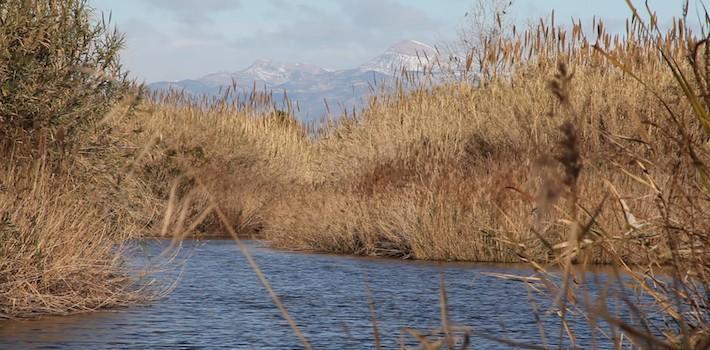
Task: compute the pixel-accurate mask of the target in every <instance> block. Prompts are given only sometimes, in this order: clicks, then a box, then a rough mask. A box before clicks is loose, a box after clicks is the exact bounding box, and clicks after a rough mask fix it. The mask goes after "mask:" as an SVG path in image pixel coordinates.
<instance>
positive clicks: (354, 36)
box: [91, 0, 693, 82]
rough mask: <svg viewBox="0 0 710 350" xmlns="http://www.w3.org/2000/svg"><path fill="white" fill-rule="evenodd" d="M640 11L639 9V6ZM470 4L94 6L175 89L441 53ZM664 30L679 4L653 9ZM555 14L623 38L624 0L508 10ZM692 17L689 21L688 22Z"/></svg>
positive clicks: (146, 69)
mask: <svg viewBox="0 0 710 350" xmlns="http://www.w3.org/2000/svg"><path fill="white" fill-rule="evenodd" d="M636 2H637V3H638V5H639V6H643V2H639V1H636ZM474 3H475V1H472V0H451V1H446V2H445V3H440V2H435V1H426V0H414V1H407V2H404V1H402V0H379V1H374V0H364V1H362V0H361V1H356V0H339V1H324V0H317V1H305V0H295V1H284V0H269V1H264V2H259V3H256V2H247V1H239V0H207V1H199V2H198V1H193V0H145V1H141V0H126V1H122V2H120V3H117V2H115V1H110V0H91V4H92V6H94V7H95V8H96V10H97V13H102V12H103V13H110V14H111V17H112V22H113V23H114V24H115V25H117V26H118V28H119V30H120V31H122V32H124V33H125V34H126V37H127V43H126V48H125V49H124V51H123V55H122V57H123V62H124V64H125V66H126V68H127V69H128V70H129V71H130V72H131V75H132V77H134V78H137V79H139V80H142V81H147V82H155V81H175V80H181V79H188V78H198V77H201V76H204V75H207V74H210V73H215V72H233V71H238V70H241V69H244V68H246V67H247V66H249V65H250V64H251V63H252V62H254V61H256V60H259V59H266V60H271V61H277V62H284V63H305V64H311V65H316V66H319V67H323V68H329V69H345V68H353V67H357V66H358V65H359V64H361V63H363V62H366V61H367V60H369V59H370V58H372V57H375V56H377V55H379V54H380V53H382V52H383V51H385V50H386V49H387V48H388V47H389V46H390V45H392V44H394V43H396V42H398V41H401V40H417V41H421V42H424V43H427V44H429V45H432V46H434V45H437V46H441V45H442V44H445V43H451V42H455V41H456V39H457V35H458V32H459V31H460V30H461V28H463V27H464V26H465V24H466V21H467V17H465V15H466V13H467V12H468V11H469V10H470V9H471V7H472V6H473V4H474ZM650 3H651V6H652V7H653V8H654V10H656V11H657V13H658V14H659V17H660V22H661V23H666V22H668V21H669V20H670V18H672V17H673V16H676V15H678V14H680V10H681V7H680V6H681V4H680V2H678V3H675V2H674V3H672V4H671V3H670V2H668V1H662V0H655V1H651V2H650ZM552 9H554V10H555V13H556V17H557V19H558V23H561V24H566V23H570V20H571V18H580V19H582V21H583V22H584V21H586V22H590V21H591V18H592V17H593V16H596V17H598V18H599V17H601V18H604V19H605V21H606V23H607V26H608V27H609V28H610V30H611V31H621V30H623V28H624V20H625V19H626V17H627V15H628V13H629V10H628V8H627V7H626V4H625V1H623V0H600V1H596V2H594V3H593V4H590V3H589V2H584V3H575V4H571V3H570V2H569V1H564V0H549V1H544V2H542V1H534V0H517V1H514V5H513V10H512V14H511V18H513V20H514V22H515V23H516V24H518V25H524V24H525V23H527V22H529V21H534V20H537V19H538V18H540V17H541V16H547V15H549V13H550V12H551V11H552ZM692 15H693V14H692V13H691V16H692Z"/></svg>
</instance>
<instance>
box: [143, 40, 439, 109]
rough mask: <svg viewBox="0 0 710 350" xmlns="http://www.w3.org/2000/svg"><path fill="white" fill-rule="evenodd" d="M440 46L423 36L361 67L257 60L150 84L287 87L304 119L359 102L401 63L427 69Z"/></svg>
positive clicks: (209, 91) (213, 90) (190, 88)
mask: <svg viewBox="0 0 710 350" xmlns="http://www.w3.org/2000/svg"><path fill="white" fill-rule="evenodd" d="M437 57H438V53H437V51H436V50H435V49H434V48H433V47H431V46H429V45H427V44H425V43H422V42H419V41H415V40H405V41H401V42H398V43H396V44H395V45H392V46H391V47H389V48H388V49H387V50H386V51H385V52H383V53H382V54H380V55H378V56H377V57H374V58H372V59H371V60H369V61H367V62H365V63H363V64H362V65H360V66H359V67H357V68H353V69H343V70H330V69H325V68H321V67H318V66H314V65H309V64H303V63H282V62H275V61H270V60H257V61H256V62H254V63H253V64H252V65H250V66H249V67H247V68H245V69H243V70H241V71H237V72H219V73H213V74H208V75H206V76H204V77H201V78H198V79H186V80H180V81H174V82H168V81H161V82H155V83H152V84H149V85H148V87H149V88H150V89H151V90H155V91H158V90H169V89H173V90H180V91H185V92H186V93H190V94H206V95H217V94H218V93H219V92H220V91H221V90H223V89H224V88H225V87H227V86H231V85H232V82H235V83H236V84H237V87H238V89H240V90H243V91H249V90H251V89H252V88H253V87H254V86H256V87H257V89H266V90H267V91H272V92H273V93H274V96H275V97H276V96H279V95H282V94H283V92H284V91H285V92H287V93H288V96H289V99H291V100H292V102H293V103H294V104H295V103H296V101H297V102H298V106H299V109H300V110H299V111H296V114H297V116H298V117H299V118H300V119H302V120H304V121H311V120H315V119H318V118H320V117H321V116H323V115H324V114H325V112H326V108H325V103H324V101H327V102H328V103H329V104H330V108H331V111H337V112H339V111H341V110H342V109H343V108H347V109H349V110H350V109H352V108H353V107H354V108H359V107H361V106H363V105H364V103H365V102H366V101H367V98H368V96H369V95H370V93H371V90H370V86H372V85H374V84H376V83H378V84H381V83H384V82H387V81H390V80H391V79H392V77H394V75H395V74H396V73H397V72H399V71H401V70H402V69H404V70H407V71H415V72H417V71H423V70H424V69H425V67H427V66H429V65H431V64H432V63H433V62H435V60H436V58H437Z"/></svg>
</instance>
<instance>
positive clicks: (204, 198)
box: [124, 93, 309, 236]
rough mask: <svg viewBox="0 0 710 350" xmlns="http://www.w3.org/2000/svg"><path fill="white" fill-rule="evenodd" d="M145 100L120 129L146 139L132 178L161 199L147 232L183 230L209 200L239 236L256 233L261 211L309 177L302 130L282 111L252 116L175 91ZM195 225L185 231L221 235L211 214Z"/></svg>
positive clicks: (251, 112) (250, 111) (235, 107)
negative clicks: (147, 146)
mask: <svg viewBox="0 0 710 350" xmlns="http://www.w3.org/2000/svg"><path fill="white" fill-rule="evenodd" d="M153 101H154V102H151V103H148V104H147V105H146V110H145V111H143V112H139V113H138V114H137V115H136V117H135V118H133V119H131V122H129V124H130V126H129V127H125V126H124V128H133V129H135V130H136V135H138V138H143V139H145V138H150V139H151V140H152V141H151V142H150V144H151V147H150V149H149V150H148V152H147V153H146V155H145V156H144V157H141V159H140V160H139V162H138V163H137V166H136V175H138V177H139V178H141V179H145V181H146V182H147V183H149V184H151V191H152V193H153V195H154V196H155V197H156V198H158V199H161V200H164V202H163V204H161V205H160V206H158V207H155V209H156V212H155V214H156V215H155V216H154V217H155V218H156V219H158V220H160V221H161V222H158V221H154V222H152V223H151V225H150V226H151V227H152V229H151V230H150V231H148V234H151V235H168V236H170V235H172V234H174V233H176V232H180V233H186V232H184V230H183V229H184V228H186V227H187V226H186V225H187V222H189V221H191V220H193V219H196V218H198V217H199V216H200V213H202V212H203V209H204V208H205V207H206V206H207V205H208V202H209V197H211V196H215V197H216V199H217V202H218V203H219V205H220V207H221V208H222V209H223V210H224V212H225V213H226V215H227V216H228V217H229V218H230V221H232V222H234V223H235V225H237V226H238V227H235V229H237V231H239V234H241V235H254V234H259V233H260V232H261V231H262V229H263V227H264V225H265V220H266V218H265V212H266V211H267V207H269V206H270V205H272V204H273V203H274V202H276V201H278V200H279V197H280V196H282V195H283V193H288V192H289V191H290V189H291V188H292V187H296V186H298V184H299V183H301V182H303V181H304V180H305V179H306V178H307V177H308V176H309V174H308V169H307V164H308V163H309V162H308V161H307V157H308V152H307V147H308V144H309V139H308V137H307V133H306V130H305V128H304V127H302V126H301V125H300V124H298V123H297V122H295V120H294V119H293V117H292V116H290V115H289V114H287V113H284V112H280V111H277V110H274V111H272V112H258V113H257V112H255V111H254V110H253V109H251V108H246V107H244V106H240V105H237V104H236V103H234V104H231V103H229V102H226V101H227V100H226V99H225V100H222V101H220V102H218V103H217V102H215V101H208V100H200V99H192V98H189V97H187V96H184V95H181V94H176V93H170V94H165V95H161V96H156V98H155V99H154V100H153ZM197 179H199V181H200V182H201V183H202V184H203V185H204V186H203V188H202V189H198V186H196V185H197V184H196V180H197ZM165 210H168V217H167V218H166V217H163V215H162V214H163V213H164V211H165ZM205 215H207V214H205ZM199 221H200V223H199V224H198V225H197V226H196V227H194V228H193V229H194V230H195V231H193V232H192V233H198V234H207V235H213V236H214V235H221V236H225V235H226V234H227V233H226V230H225V229H226V228H225V227H223V225H222V224H221V223H220V221H219V220H218V219H217V217H216V216H214V215H213V214H209V215H207V217H206V218H203V220H199Z"/></svg>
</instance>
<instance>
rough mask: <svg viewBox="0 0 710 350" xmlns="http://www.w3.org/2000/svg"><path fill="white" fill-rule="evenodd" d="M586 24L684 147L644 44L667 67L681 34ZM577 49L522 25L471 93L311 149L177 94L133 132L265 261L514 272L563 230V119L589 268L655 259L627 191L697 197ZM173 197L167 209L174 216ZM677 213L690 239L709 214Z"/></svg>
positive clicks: (576, 29) (617, 86)
mask: <svg viewBox="0 0 710 350" xmlns="http://www.w3.org/2000/svg"><path fill="white" fill-rule="evenodd" d="M634 23H638V22H634ZM595 25H596V26H597V27H596V28H597V33H595V34H597V36H598V39H597V41H598V42H599V43H600V46H599V48H600V49H601V50H604V51H605V52H607V53H608V54H609V55H613V57H615V58H616V59H617V60H619V61H621V62H623V63H624V64H626V65H627V66H628V67H629V69H631V70H632V71H633V73H634V74H635V75H636V76H637V77H640V78H641V79H643V80H644V81H651V82H653V85H654V87H655V88H656V90H657V91H659V92H660V93H661V94H662V95H663V96H664V97H666V98H667V100H668V101H669V103H670V108H671V109H672V110H673V111H674V112H675V113H676V115H677V118H678V123H680V124H682V125H686V126H687V129H688V130H691V131H692V132H691V133H690V134H689V137H691V138H692V141H693V142H702V137H703V136H702V134H701V133H698V132H696V131H698V130H700V129H699V128H698V120H697V118H695V116H694V115H693V113H692V109H691V107H690V106H689V104H687V103H686V102H685V101H684V100H683V98H682V96H683V92H682V91H681V90H680V89H679V87H678V85H677V84H676V82H675V80H674V77H673V75H672V74H671V73H670V72H669V70H668V69H665V68H664V66H663V61H662V60H661V58H660V56H659V54H658V52H657V51H656V49H657V48H656V47H657V45H661V46H663V47H664V48H666V49H667V50H668V52H670V53H671V54H672V55H674V57H678V58H681V59H682V56H683V54H684V53H685V52H686V50H687V47H688V46H689V44H690V42H691V40H692V39H691V37H690V35H691V34H690V32H689V31H687V29H685V27H684V26H683V25H682V22H680V23H679V24H678V25H677V27H676V28H674V29H673V30H671V31H670V32H669V33H668V34H666V35H665V36H663V37H662V38H660V39H659V38H657V37H655V36H652V35H649V34H643V31H642V30H641V28H640V27H639V26H638V24H633V25H630V27H629V32H628V33H627V34H628V36H629V37H630V38H631V39H627V40H621V39H619V38H618V37H612V36H610V35H608V34H606V33H605V32H604V27H603V24H602V23H595ZM589 41H590V40H589V39H587V38H586V37H585V36H584V33H582V31H581V24H579V23H576V24H575V25H574V26H573V28H572V30H571V31H570V32H566V31H564V30H563V29H561V28H559V27H554V26H553V25H544V24H540V25H539V26H538V27H537V28H533V29H531V30H530V31H525V32H519V33H516V34H514V35H512V36H510V37H509V38H507V39H499V41H497V42H493V41H491V42H490V43H489V45H488V46H486V47H485V49H486V50H487V51H486V52H487V53H486V54H484V55H481V57H482V60H483V61H482V62H481V63H480V64H481V67H482V68H481V72H478V73H479V74H478V75H477V76H478V77H479V79H482V80H479V82H478V83H476V84H471V83H470V82H468V81H467V80H463V81H462V80H460V81H457V82H454V81H452V82H450V83H447V84H445V85H443V86H436V87H431V86H428V85H422V86H420V87H419V88H417V89H415V90H414V91H410V92H404V91H399V92H396V93H392V94H383V95H380V96H378V97H377V98H375V99H373V100H372V101H371V102H370V105H369V106H368V108H367V109H366V110H365V111H364V112H363V113H362V114H360V115H357V116H355V117H349V118H343V119H341V120H339V121H337V122H334V123H331V124H330V126H328V127H326V128H325V129H322V130H319V132H318V134H317V135H316V136H313V137H307V136H306V135H305V131H304V127H301V126H298V125H297V123H295V122H294V121H292V120H291V119H289V118H291V117H289V116H287V115H284V114H283V113H280V112H275V111H274V112H270V113H256V112H253V111H250V109H249V108H244V107H243V106H242V107H240V106H236V105H235V104H232V103H229V102H226V101H227V100H224V101H223V102H222V103H217V104H215V103H214V101H211V102H210V101H206V100H202V101H195V100H192V101H190V100H189V99H186V98H185V97H180V96H178V95H172V96H163V97H162V101H160V100H161V99H160V98H159V99H157V100H158V102H157V103H156V104H155V105H154V106H152V108H154V112H152V113H148V115H146V116H145V117H144V119H145V120H146V121H145V125H147V127H146V132H148V133H158V134H159V135H163V136H164V137H161V140H162V142H164V143H165V146H164V147H165V149H168V150H169V151H168V153H169V154H173V155H174V154H178V157H177V158H179V161H180V163H181V164H182V169H191V170H190V172H192V173H193V175H197V176H199V177H200V178H202V179H204V181H206V182H207V183H208V184H209V185H208V187H210V192H211V193H212V195H215V196H217V198H218V200H219V202H220V203H221V205H222V206H224V207H225V208H226V212H228V213H229V215H230V216H231V217H232V219H233V221H234V222H237V226H239V227H238V228H240V229H241V233H242V234H254V233H259V234H260V235H261V236H262V237H264V238H265V239H267V240H268V241H269V242H271V243H272V244H273V245H274V246H277V247H281V248H287V249H303V250H315V251H325V252H338V253H350V254H361V255H377V256H393V257H406V258H415V259H433V260H468V261H501V262H502V261H505V262H514V261H518V260H519V259H520V252H521V249H522V250H524V251H525V255H526V256H527V257H528V258H530V259H534V260H537V261H551V260H553V259H554V257H555V256H556V253H555V250H556V249H558V248H559V247H561V246H560V245H561V244H564V242H565V241H566V239H567V238H566V237H567V233H568V225H567V222H569V220H571V218H569V217H564V216H563V217H559V215H558V214H559V212H554V208H566V207H567V204H565V200H566V198H565V196H564V194H565V191H566V189H565V188H564V186H563V185H562V184H563V181H562V180H563V177H564V174H563V170H564V167H563V165H561V164H560V163H559V162H558V161H557V160H556V159H555V157H557V156H558V155H559V154H560V152H562V151H563V150H564V147H562V146H563V145H560V142H562V141H563V140H564V138H565V135H564V133H562V132H560V130H559V128H560V126H561V125H563V124H564V123H565V122H566V121H568V120H571V121H572V122H573V123H574V126H575V127H576V132H577V135H576V137H577V138H578V140H577V142H578V145H577V147H578V148H579V152H580V153H581V157H582V160H583V172H582V173H581V177H580V180H579V184H578V188H577V191H578V192H579V193H578V200H579V203H578V204H577V205H578V206H579V208H580V210H582V211H584V212H586V213H587V215H588V216H591V215H592V213H593V212H594V210H595V208H596V207H597V206H598V205H599V203H601V202H602V200H603V199H605V200H604V205H603V206H602V207H601V208H600V209H599V213H598V218H597V219H596V220H597V221H598V222H599V223H600V226H604V227H605V228H606V230H608V232H613V234H608V235H603V234H601V233H598V235H597V236H590V237H588V240H589V242H588V243H591V241H593V240H597V239H598V242H596V243H599V244H590V246H593V248H591V250H592V252H591V256H592V259H593V261H595V262H610V261H612V257H611V256H610V253H609V251H608V250H607V249H606V248H602V246H605V247H613V249H614V251H615V252H616V253H618V254H619V255H620V256H622V257H623V258H624V259H625V261H629V262H641V261H648V260H649V256H651V255H653V256H666V257H667V256H668V255H667V253H668V247H667V242H664V241H663V240H662V239H660V238H659V236H658V232H657V229H658V228H659V227H661V226H659V225H660V224H659V219H660V218H661V216H660V214H659V212H658V207H657V203H656V202H654V200H652V198H653V197H654V196H655V193H654V192H653V191H649V188H648V187H647V186H646V185H645V183H644V182H640V181H638V180H639V178H644V177H648V176H651V177H653V179H654V181H656V182H658V183H659V184H667V183H673V184H676V183H677V184H678V186H680V188H681V189H682V190H683V191H684V193H686V194H688V195H692V196H702V195H703V194H702V193H701V192H700V191H699V188H698V187H697V183H696V181H697V179H696V178H695V177H694V176H695V175H694V173H695V170H694V168H693V166H692V164H691V163H692V161H691V160H689V159H688V158H686V157H680V156H678V155H681V154H682V153H683V146H682V145H681V144H679V143H678V142H677V139H675V138H674V137H673V135H672V133H673V131H672V130H674V129H675V128H676V127H675V125H674V124H673V122H672V121H671V120H670V119H669V118H668V116H667V111H666V110H665V108H664V106H663V104H662V103H661V102H660V101H659V100H658V99H656V98H655V97H654V95H653V93H652V92H651V91H649V90H647V89H643V88H642V87H641V86H640V85H639V83H638V82H637V81H636V80H635V79H634V78H633V77H632V76H630V75H629V74H627V73H626V72H624V71H622V70H620V69H617V68H616V67H615V66H614V65H613V64H611V63H609V61H608V59H607V58H606V57H604V55H602V54H601V53H600V51H598V50H595V49H594V48H593V47H592V45H591V44H590V43H589ZM471 59H473V57H472V56H471ZM558 62H566V63H567V64H569V65H570V66H571V67H572V69H573V70H574V78H573V79H572V80H571V82H569V83H568V84H567V85H568V86H566V87H565V88H566V89H567V90H566V92H565V93H566V94H567V96H568V99H569V101H567V102H568V103H567V105H568V106H572V107H570V108H567V107H564V106H562V104H561V103H560V102H559V100H558V98H557V97H556V96H555V94H554V93H552V92H551V90H550V88H549V83H550V80H551V79H552V77H554V76H555V74H557V65H558ZM466 68H468V69H470V68H471V65H470V60H469V65H468V67H466ZM685 68H686V69H688V68H689V67H687V66H686V67H685ZM472 75H473V74H472V72H470V73H468V74H466V76H469V77H470V76H472ZM481 77H484V78H481ZM485 77H488V78H485ZM267 100H268V99H267ZM195 150H198V152H197V154H196V153H195ZM701 150H703V152H700V156H701V157H707V153H706V150H705V149H703V148H701ZM160 168H166V167H165V166H163V165H161V166H160ZM178 168H180V166H178ZM195 173H196V174H195ZM679 180H680V181H679ZM161 183H166V181H161ZM187 187H189V186H187ZM163 192H165V193H167V192H168V191H167V188H164V189H163ZM178 192H180V191H178ZM188 192H190V191H189V190H188V189H183V190H182V192H180V193H178V195H176V196H173V199H175V201H174V202H175V203H182V204H181V205H183V206H184V205H185V201H184V200H183V199H185V198H184V197H185V194H186V193H188ZM166 198H167V196H166ZM181 200H182V201H181ZM189 200H190V201H192V200H193V199H192V198H191V197H190V198H189ZM558 200H559V201H558ZM201 203H205V201H204V200H202V201H201ZM693 205H694V206H696V207H694V208H692V210H690V209H689V208H686V207H685V206H682V205H681V204H679V207H677V208H675V209H678V210H673V211H670V212H668V213H667V214H668V215H670V216H671V217H670V218H669V219H670V220H672V221H673V222H675V223H677V224H678V225H681V226H682V225H685V224H686V223H688V222H690V221H689V220H688V219H690V218H691V216H692V219H693V220H692V225H699V226H697V227H695V228H694V231H698V230H702V229H705V228H707V227H708V226H707V225H708V220H707V218H704V217H702V216H700V217H698V215H697V213H698V212H704V211H705V212H706V211H707V210H710V208H708V203H707V202H704V201H695V202H693ZM203 207H204V206H203ZM549 209H552V211H553V212H550V210H549ZM689 210H690V211H689ZM195 213H197V211H195V212H194V213H193V214H195ZM693 213H694V214H693ZM689 215H690V216H689ZM176 217H177V215H176ZM635 225H636V226H638V225H640V226H643V227H644V229H643V230H637V229H634V227H635ZM203 229H207V228H206V227H203ZM213 229H215V228H213ZM216 229H217V230H219V228H216ZM222 229H223V228H222ZM540 236H542V237H544V238H545V239H544V240H540ZM602 243H603V244H602ZM553 246H556V247H558V248H555V249H550V248H551V247H553ZM664 254H665V255H664ZM612 255H613V254H612Z"/></svg>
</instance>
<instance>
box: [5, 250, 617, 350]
mask: <svg viewBox="0 0 710 350" xmlns="http://www.w3.org/2000/svg"><path fill="white" fill-rule="evenodd" d="M165 244H166V243H165V242H152V243H150V244H149V247H148V248H147V249H146V252H147V253H148V254H149V255H155V254H157V253H159V252H160V250H161V249H162V248H163V247H164V246H165ZM185 245H186V247H185V248H184V249H183V250H182V251H181V254H183V255H185V254H189V255H190V258H189V259H188V260H186V262H185V264H184V267H183V272H182V277H181V279H180V280H179V283H178V284H177V285H176V287H175V289H174V290H173V292H172V293H171V294H170V295H169V296H168V297H166V298H164V299H162V300H159V301H157V302H155V303H152V304H151V305H149V306H139V307H130V308H126V309H121V310H115V311H106V312H96V313H91V314H84V315H76V316H69V317H49V318H42V319H40V320H33V321H4V322H0V348H2V349H83V348H86V349H111V348H118V349H298V348H300V344H299V342H298V339H297V338H296V337H295V336H294V334H293V332H292V331H291V330H290V328H289V326H288V324H287V323H286V322H285V321H284V320H283V318H282V317H281V315H280V313H279V312H278V310H277V309H276V307H275V306H273V304H272V302H271V299H270V297H269V296H268V294H267V293H266V292H265V291H264V290H263V288H262V286H261V285H260V284H259V282H258V279H257V278H256V276H255V275H254V273H253V271H252V270H251V269H250V268H249V267H248V265H247V264H246V261H245V260H244V258H243V257H242V256H241V254H240V253H239V251H238V249H237V248H236V246H235V245H234V243H233V242H231V241H220V240H213V241H206V242H187V243H185ZM249 245H250V246H251V248H252V252H253V254H254V257H255V258H256V260H257V262H258V263H259V265H260V266H261V267H262V269H263V270H264V272H265V273H266V275H267V276H268V278H269V280H270V281H271V282H272V284H273V286H274V288H275V290H276V291H277V292H278V294H279V295H280V296H281V298H282V300H283V302H284V304H285V305H286V307H287V308H288V309H289V311H290V313H291V314H292V316H293V317H294V318H295V319H296V321H297V322H298V324H299V325H300V327H301V329H302V330H303V332H304V334H305V335H306V336H307V337H308V338H309V340H310V341H311V342H312V344H313V346H314V347H315V348H316V349H364V348H374V341H373V331H372V321H371V316H370V309H369V304H368V292H367V289H366V286H365V280H366V279H367V280H368V283H369V285H370V288H371V289H372V296H373V298H374V301H375V305H376V309H377V318H378V325H379V328H380V330H381V332H382V338H383V345H384V347H385V348H394V349H399V348H400V347H399V335H400V334H401V333H402V328H403V327H412V328H415V329H419V330H429V329H435V328H437V327H438V326H439V325H440V318H439V315H440V309H439V278H440V275H441V274H442V273H443V275H444V277H445V281H446V291H447V295H448V304H449V314H450V318H451V319H452V322H453V323H455V324H458V325H465V326H469V327H472V328H473V329H475V330H476V331H480V332H487V333H489V334H491V335H494V336H498V337H505V338H508V339H513V340H516V341H520V342H532V343H536V344H540V342H541V340H540V339H541V337H540V331H539V323H538V322H537V321H536V319H535V315H534V313H533V312H532V309H531V303H530V299H529V293H528V290H527V289H526V288H525V287H524V285H523V284H522V283H520V282H516V281H508V280H502V279H499V278H495V277H491V276H488V275H486V274H485V273H490V272H493V273H505V274H524V275H530V274H531V271H530V270H527V269H525V268H523V267H519V266H514V265H489V264H438V263H427V262H413V261H398V260H386V259H366V258H354V257H342V256H331V255H316V254H302V253H292V252H283V251H276V250H271V249H268V248H265V247H263V246H261V245H260V244H259V243H257V242H249ZM541 300H542V299H541ZM542 303H543V305H542V307H543V308H544V302H542ZM544 311H546V310H543V313H544ZM577 321H578V323H573V325H572V326H573V328H574V329H576V332H577V336H578V339H577V341H578V343H577V345H578V346H581V347H585V348H588V347H590V346H591V344H592V337H591V334H589V332H588V330H587V327H584V326H583V325H582V324H583V322H582V321H581V320H577ZM542 322H543V324H544V327H546V329H547V330H546V331H547V332H548V333H549V334H547V337H548V341H549V342H550V343H552V344H555V343H556V341H555V339H556V334H557V331H558V329H559V328H558V324H557V321H556V318H555V317H554V316H552V315H545V314H543V315H542ZM406 339H407V340H406V341H407V343H409V344H412V339H411V338H406ZM472 344H473V347H472V348H474V349H497V348H501V349H506V348H509V347H506V346H503V345H500V344H498V343H495V342H491V341H489V340H485V339H483V338H481V337H474V338H472ZM602 344H603V343H602Z"/></svg>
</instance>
